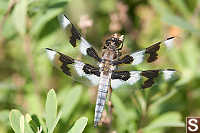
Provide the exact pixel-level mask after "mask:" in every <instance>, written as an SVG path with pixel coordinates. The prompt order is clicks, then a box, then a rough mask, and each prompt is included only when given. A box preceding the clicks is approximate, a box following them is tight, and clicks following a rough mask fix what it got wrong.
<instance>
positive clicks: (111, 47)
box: [46, 14, 176, 127]
mask: <svg viewBox="0 0 200 133" xmlns="http://www.w3.org/2000/svg"><path fill="white" fill-rule="evenodd" d="M58 20H59V23H60V25H61V27H62V29H63V30H64V31H65V32H66V33H69V36H68V39H69V43H70V44H71V45H72V46H73V47H77V46H79V50H80V53H81V54H82V55H84V56H89V57H90V58H93V59H94V60H95V61H96V62H97V64H96V65H91V64H88V63H84V62H82V61H80V60H78V59H74V58H72V57H70V56H67V55H65V54H63V53H61V52H59V51H56V50H54V49H51V48H46V52H47V55H48V58H49V59H50V60H51V61H52V62H54V63H55V64H57V65H58V66H59V68H60V69H61V70H62V71H63V72H64V73H65V74H66V75H68V76H71V77H72V76H73V75H77V76H80V77H85V78H86V79H88V80H90V81H91V82H92V83H93V84H94V85H98V92H97V98H96V106H95V115H94V126H95V127H96V126H98V124H99V122H100V120H101V117H102V112H103V110H104V106H105V103H106V99H107V95H108V94H109V95H110V96H111V93H112V89H116V88H119V87H120V86H123V85H126V84H127V85H134V84H136V82H138V81H140V80H141V79H145V80H144V81H143V82H142V84H141V89H145V88H150V87H152V86H153V84H154V83H155V79H156V78H157V77H159V75H161V76H162V77H163V78H164V79H165V80H169V79H170V78H171V77H172V76H173V75H174V73H175V72H176V70H174V69H153V70H143V71H138V70H137V71H124V70H123V71H122V70H119V68H118V66H119V65H123V64H124V65H125V64H131V65H133V66H135V65H138V64H140V63H142V62H143V61H144V60H147V62H148V63H151V62H154V61H155V60H157V59H158V51H159V49H160V47H161V46H162V45H164V46H166V47H167V48H170V47H172V46H173V40H174V38H175V37H169V38H166V39H165V40H163V41H159V42H156V43H155V44H152V45H150V46H149V47H147V48H145V49H143V50H140V51H136V52H133V53H132V54H126V55H122V52H121V51H122V48H123V42H124V35H120V34H117V33H115V34H112V35H111V36H109V37H108V38H107V39H106V40H105V42H104V43H103V48H102V55H101V56H99V55H98V53H97V52H96V50H95V48H94V47H93V46H92V45H91V44H90V43H89V42H88V41H87V40H86V39H85V38H84V37H83V36H82V35H81V33H80V32H79V31H78V29H77V28H76V27H75V26H74V24H72V23H71V21H70V20H69V19H68V17H67V16H66V15H64V14H61V15H59V16H58ZM109 101H111V100H110V98H109Z"/></svg>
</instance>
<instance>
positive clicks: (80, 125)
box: [68, 117, 88, 133]
mask: <svg viewBox="0 0 200 133" xmlns="http://www.w3.org/2000/svg"><path fill="white" fill-rule="evenodd" d="M87 121H88V118H86V117H81V118H80V119H78V120H77V121H76V122H75V124H74V126H73V127H72V128H71V129H70V131H69V132H68V133H82V132H83V130H84V128H85V127H86V125H87Z"/></svg>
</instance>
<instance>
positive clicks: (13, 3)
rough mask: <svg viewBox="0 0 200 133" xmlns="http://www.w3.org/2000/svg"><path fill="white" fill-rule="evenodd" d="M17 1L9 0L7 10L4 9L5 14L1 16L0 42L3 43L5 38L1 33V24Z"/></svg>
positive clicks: (1, 27)
mask: <svg viewBox="0 0 200 133" xmlns="http://www.w3.org/2000/svg"><path fill="white" fill-rule="evenodd" d="M17 2H18V0H10V2H9V5H8V10H7V11H6V13H5V15H4V16H3V18H2V21H1V22H0V44H3V43H4V40H5V38H4V37H3V35H2V31H3V25H4V23H5V22H6V19H7V18H8V15H9V14H10V12H11V11H12V9H13V7H14V6H15V4H16V3H17Z"/></svg>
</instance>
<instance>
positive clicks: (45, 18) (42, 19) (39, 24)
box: [31, 8, 63, 35]
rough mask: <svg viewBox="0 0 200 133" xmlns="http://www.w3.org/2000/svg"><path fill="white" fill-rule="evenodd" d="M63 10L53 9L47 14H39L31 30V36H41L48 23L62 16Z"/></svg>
mask: <svg viewBox="0 0 200 133" xmlns="http://www.w3.org/2000/svg"><path fill="white" fill-rule="evenodd" d="M62 11H63V9H61V8H55V9H54V8H52V9H49V10H48V11H47V12H46V13H45V14H38V16H37V17H36V18H35V23H34V25H33V27H32V28H31V34H33V35H36V34H39V32H40V31H41V30H42V28H43V27H44V26H45V24H46V23H47V22H49V21H50V20H51V19H53V18H55V17H56V16H58V15H59V14H61V13H62Z"/></svg>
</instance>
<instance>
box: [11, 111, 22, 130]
mask: <svg viewBox="0 0 200 133" xmlns="http://www.w3.org/2000/svg"><path fill="white" fill-rule="evenodd" d="M21 117H23V115H22V114H21V112H20V111H18V110H11V112H10V116H9V119H10V124H11V127H12V129H13V130H14V132H15V133H21V129H20V119H21Z"/></svg>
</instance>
